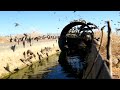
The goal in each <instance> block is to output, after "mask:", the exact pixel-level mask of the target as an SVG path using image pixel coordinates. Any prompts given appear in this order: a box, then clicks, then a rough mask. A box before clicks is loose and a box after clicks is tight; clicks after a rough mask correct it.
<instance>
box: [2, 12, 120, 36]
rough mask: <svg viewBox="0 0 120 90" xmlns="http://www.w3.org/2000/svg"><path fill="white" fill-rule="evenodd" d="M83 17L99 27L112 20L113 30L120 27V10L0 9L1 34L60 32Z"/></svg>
mask: <svg viewBox="0 0 120 90" xmlns="http://www.w3.org/2000/svg"><path fill="white" fill-rule="evenodd" d="M81 18H82V19H84V20H86V21H87V22H92V23H94V24H96V25H97V26H99V27H102V26H104V25H106V23H105V21H107V20H110V21H111V27H112V30H113V31H115V28H120V26H119V24H120V12H119V11H76V12H74V11H0V35H10V34H11V35H13V34H21V33H28V32H32V31H39V32H41V33H60V32H61V31H62V29H63V28H64V27H65V26H66V25H67V24H68V23H69V22H70V21H73V20H74V19H81ZM15 23H17V24H15Z"/></svg>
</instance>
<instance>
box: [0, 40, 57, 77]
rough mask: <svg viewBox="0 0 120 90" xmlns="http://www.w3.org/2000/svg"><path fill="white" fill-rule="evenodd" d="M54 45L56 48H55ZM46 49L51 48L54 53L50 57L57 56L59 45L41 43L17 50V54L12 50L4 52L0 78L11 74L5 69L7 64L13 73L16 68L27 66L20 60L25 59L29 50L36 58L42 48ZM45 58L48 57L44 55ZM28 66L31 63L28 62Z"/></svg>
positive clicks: (33, 60) (1, 57)
mask: <svg viewBox="0 0 120 90" xmlns="http://www.w3.org/2000/svg"><path fill="white" fill-rule="evenodd" d="M53 44H54V47H53ZM45 47H51V48H52V52H50V53H49V55H52V54H55V53H56V49H59V48H58V44H57V43H56V40H53V41H43V42H40V43H39V44H37V43H36V44H34V45H33V46H29V47H26V48H23V47H21V48H17V49H16V51H15V52H13V51H12V50H4V51H3V52H0V78H2V77H4V75H6V74H8V73H9V72H8V71H6V70H5V69H4V67H6V65H7V63H8V64H9V67H10V71H13V70H14V69H15V68H17V67H18V68H19V69H21V68H23V67H25V66H26V64H24V63H23V62H21V61H20V59H22V58H24V56H23V52H24V51H25V52H26V51H27V50H28V49H29V50H31V51H32V52H33V53H34V54H35V55H36V56H37V52H40V50H41V48H42V49H43V48H45ZM43 57H44V58H45V57H47V56H46V55H43ZM38 60H39V59H38V57H36V59H34V58H32V59H31V61H32V62H36V61H38ZM27 64H29V65H30V62H27Z"/></svg>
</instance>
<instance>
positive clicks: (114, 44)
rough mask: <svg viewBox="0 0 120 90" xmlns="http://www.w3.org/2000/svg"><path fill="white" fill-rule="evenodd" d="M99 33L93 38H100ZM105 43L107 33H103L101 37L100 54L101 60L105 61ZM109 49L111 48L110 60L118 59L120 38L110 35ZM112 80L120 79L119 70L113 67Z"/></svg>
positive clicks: (119, 55) (119, 56)
mask: <svg viewBox="0 0 120 90" xmlns="http://www.w3.org/2000/svg"><path fill="white" fill-rule="evenodd" d="M100 35H101V32H96V33H95V36H96V37H100ZM106 42H107V33H106V32H104V35H103V42H102V46H101V50H100V54H101V56H102V58H103V59H106ZM111 47H112V60H116V59H120V52H119V51H120V36H119V35H116V34H115V33H112V41H111ZM113 78H119V79H120V68H116V67H113Z"/></svg>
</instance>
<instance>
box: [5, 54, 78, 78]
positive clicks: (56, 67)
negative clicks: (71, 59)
mask: <svg viewBox="0 0 120 90" xmlns="http://www.w3.org/2000/svg"><path fill="white" fill-rule="evenodd" d="M58 60H59V55H58V54H55V55H52V56H50V57H49V58H46V59H43V60H42V61H39V62H36V63H33V64H32V65H30V66H28V67H26V68H24V69H22V70H19V71H18V72H16V73H14V74H12V75H10V76H9V77H8V78H7V79H77V78H75V77H74V75H73V76H71V75H70V73H68V72H67V71H65V70H64V68H63V67H61V65H60V64H59V62H58Z"/></svg>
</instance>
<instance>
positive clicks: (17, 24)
mask: <svg viewBox="0 0 120 90" xmlns="http://www.w3.org/2000/svg"><path fill="white" fill-rule="evenodd" d="M76 12H77V11H73V13H76ZM56 13H57V12H54V15H55V14H56ZM119 16H120V12H119ZM79 17H81V16H80V15H79ZM65 19H66V20H67V19H68V17H67V16H65ZM80 19H81V20H82V18H80ZM93 19H95V18H93ZM58 20H59V22H60V21H61V19H60V18H59V19H58ZM101 22H103V20H101ZM101 22H100V24H102V23H101ZM104 22H105V21H104ZM111 22H114V21H113V20H111ZM117 23H118V26H119V24H120V21H118V22H117ZM19 25H20V24H19V23H17V22H16V23H15V27H17V26H19ZM114 25H115V26H116V25H117V24H115V23H114ZM57 29H60V28H59V27H58V28H57ZM117 30H120V29H118V28H116V31H117Z"/></svg>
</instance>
